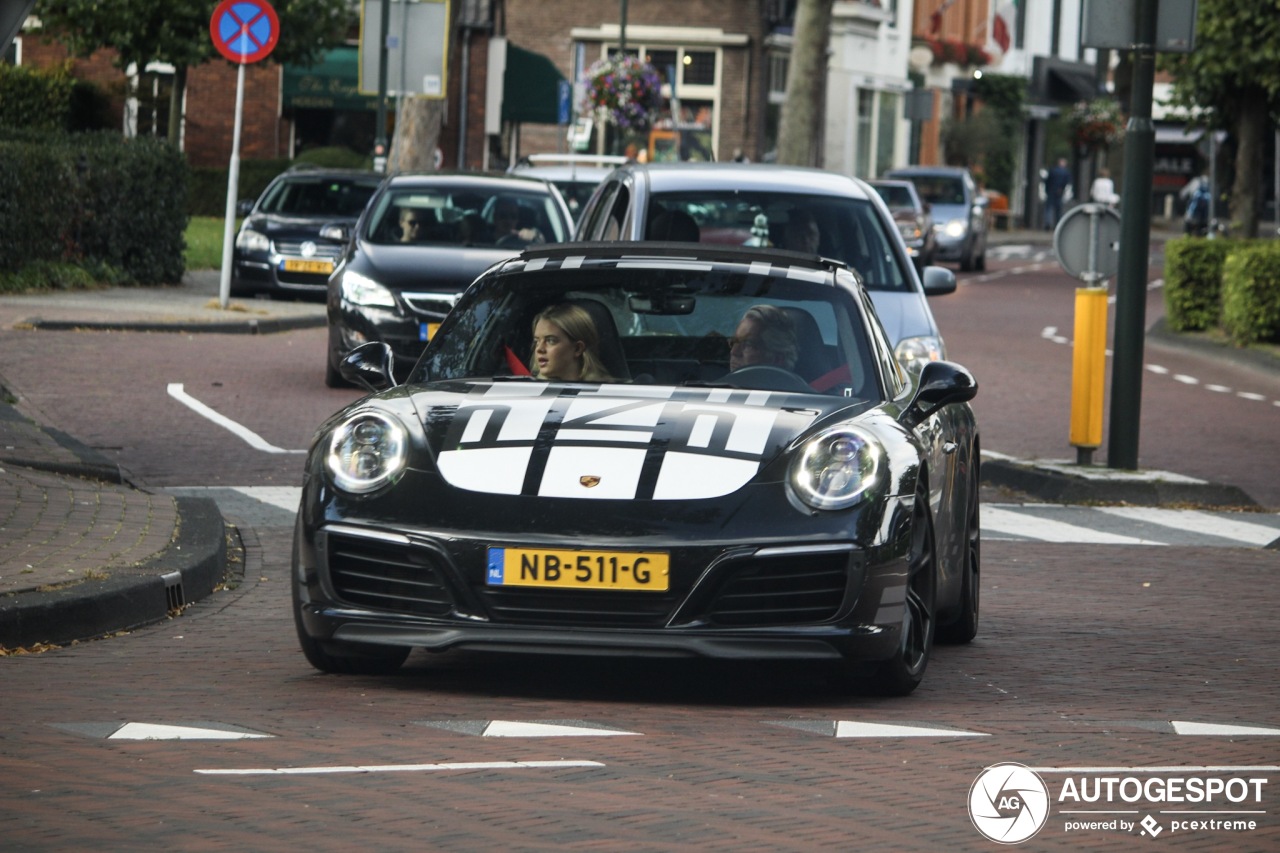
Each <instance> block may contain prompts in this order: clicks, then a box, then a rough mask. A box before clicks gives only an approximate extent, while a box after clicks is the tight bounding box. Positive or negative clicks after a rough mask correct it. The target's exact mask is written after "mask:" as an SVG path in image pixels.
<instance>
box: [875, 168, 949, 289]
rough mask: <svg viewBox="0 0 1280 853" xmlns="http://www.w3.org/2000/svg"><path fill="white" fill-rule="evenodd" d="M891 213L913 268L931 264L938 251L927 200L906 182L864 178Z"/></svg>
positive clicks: (918, 268)
mask: <svg viewBox="0 0 1280 853" xmlns="http://www.w3.org/2000/svg"><path fill="white" fill-rule="evenodd" d="M867 183H868V184H870V185H871V188H872V189H874V190H875V191H876V192H877V193H879V194H880V197H881V198H882V199H884V203H885V204H887V205H888V206H889V212H890V213H892V214H893V221H894V222H895V223H897V225H898V231H900V232H901V233H902V242H904V243H906V244H907V252H908V253H909V254H910V255H911V259H912V260H913V261H915V264H916V269H917V270H923V269H924V268H925V267H927V266H930V265H931V264H932V263H933V260H934V256H935V255H936V254H937V250H938V239H937V237H936V236H935V235H934V233H933V214H932V213H931V212H930V207H929V203H928V202H927V201H922V200H921V199H920V196H919V194H918V193H917V192H916V185H915V184H913V183H911V182H910V181H888V180H880V181H867Z"/></svg>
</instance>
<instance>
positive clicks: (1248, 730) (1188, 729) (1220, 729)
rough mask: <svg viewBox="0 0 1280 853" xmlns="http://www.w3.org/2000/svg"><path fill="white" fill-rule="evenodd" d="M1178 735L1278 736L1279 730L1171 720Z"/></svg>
mask: <svg viewBox="0 0 1280 853" xmlns="http://www.w3.org/2000/svg"><path fill="white" fill-rule="evenodd" d="M1169 724H1170V725H1171V726H1173V730H1174V731H1175V732H1177V733H1178V734H1180V735H1212V736H1215V737H1238V736H1243V735H1264V736H1266V737H1277V736H1280V729H1269V728H1263V727H1261V726H1232V725H1227V724H1225V723H1188V722H1184V721H1182V720H1172V721H1171V722H1170V723H1169Z"/></svg>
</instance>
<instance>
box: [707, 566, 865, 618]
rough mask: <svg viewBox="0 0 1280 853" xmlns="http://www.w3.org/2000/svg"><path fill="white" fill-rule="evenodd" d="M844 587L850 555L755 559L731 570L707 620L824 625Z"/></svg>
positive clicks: (830, 616)
mask: <svg viewBox="0 0 1280 853" xmlns="http://www.w3.org/2000/svg"><path fill="white" fill-rule="evenodd" d="M848 582H849V555H848V554H844V553H841V554H802V555H789V556H779V557H764V558H760V557H757V558H753V559H751V560H750V561H748V562H747V563H745V564H743V565H740V566H734V567H731V568H729V577H728V579H727V580H726V581H725V582H724V583H723V584H721V586H720V588H719V590H718V591H717V592H716V595H715V598H714V599H713V600H712V602H711V604H710V606H709V607H708V608H707V612H706V615H707V618H708V619H709V620H710V621H711V622H713V623H715V624H717V625H734V626H744V625H800V624H808V623H814V622H824V621H827V620H829V619H832V618H834V617H835V615H836V613H837V612H838V611H839V609H840V604H841V603H842V602H843V601H844V598H845V589H846V587H847V586H848Z"/></svg>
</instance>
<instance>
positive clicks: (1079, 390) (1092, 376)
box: [1071, 286, 1107, 465]
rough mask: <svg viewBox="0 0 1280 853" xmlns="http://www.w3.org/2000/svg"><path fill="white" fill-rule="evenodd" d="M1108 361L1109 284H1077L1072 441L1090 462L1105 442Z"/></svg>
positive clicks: (1080, 455)
mask: <svg viewBox="0 0 1280 853" xmlns="http://www.w3.org/2000/svg"><path fill="white" fill-rule="evenodd" d="M1106 361H1107V288H1106V287H1105V286H1104V287H1077V288H1076V334H1075V345H1074V348H1073V350H1072V355H1071V444H1072V445H1074V446H1075V448H1076V461H1077V462H1079V463H1080V464H1082V465H1087V464H1088V463H1089V462H1090V461H1091V460H1092V456H1093V451H1094V450H1096V449H1098V448H1099V447H1101V446H1102V392H1103V387H1104V384H1105V382H1104V377H1105V375H1106Z"/></svg>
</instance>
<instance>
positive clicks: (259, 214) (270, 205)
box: [231, 166, 382, 298]
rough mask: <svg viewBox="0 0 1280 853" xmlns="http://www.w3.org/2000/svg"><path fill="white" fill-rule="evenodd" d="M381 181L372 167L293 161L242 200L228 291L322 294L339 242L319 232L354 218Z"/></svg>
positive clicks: (249, 294)
mask: <svg viewBox="0 0 1280 853" xmlns="http://www.w3.org/2000/svg"><path fill="white" fill-rule="evenodd" d="M381 182H382V175H380V174H378V173H377V172H368V171H360V170H352V169H320V168H315V167H311V166H296V167H294V168H292V169H290V170H289V171H287V172H284V173H283V174H281V175H278V176H276V178H275V179H274V180H272V181H271V183H270V184H268V185H267V188H266V189H265V190H263V191H262V195H260V196H259V197H258V199H257V200H256V201H253V200H249V199H246V200H243V201H241V202H240V208H239V209H240V212H241V214H242V215H243V216H245V220H244V222H243V223H241V225H240V230H239V231H238V232H237V233H236V242H235V248H234V249H233V250H232V256H231V264H232V266H231V270H232V272H231V295H232V296H257V295H264V296H313V297H316V298H321V297H323V296H324V292H325V287H326V286H327V285H328V282H329V274H330V273H332V272H333V266H334V262H335V261H336V260H337V257H338V255H339V254H340V253H341V252H342V243H341V242H339V241H338V240H334V239H330V238H327V237H323V236H321V232H322V231H324V230H325V229H326V228H329V227H331V226H335V225H337V226H341V225H346V226H348V227H349V226H351V225H353V224H355V221H356V219H357V218H358V217H359V216H360V214H361V213H362V212H363V211H364V206H365V204H366V203H367V202H368V201H369V198H370V197H371V196H372V195H373V194H374V192H375V191H376V190H377V189H378V184H380V183H381Z"/></svg>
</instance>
